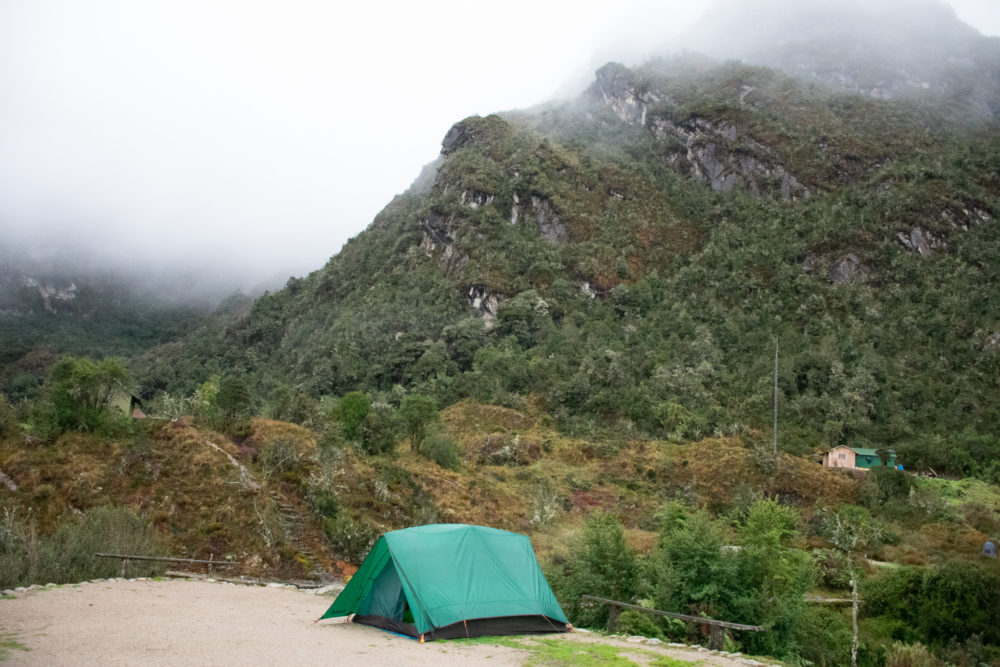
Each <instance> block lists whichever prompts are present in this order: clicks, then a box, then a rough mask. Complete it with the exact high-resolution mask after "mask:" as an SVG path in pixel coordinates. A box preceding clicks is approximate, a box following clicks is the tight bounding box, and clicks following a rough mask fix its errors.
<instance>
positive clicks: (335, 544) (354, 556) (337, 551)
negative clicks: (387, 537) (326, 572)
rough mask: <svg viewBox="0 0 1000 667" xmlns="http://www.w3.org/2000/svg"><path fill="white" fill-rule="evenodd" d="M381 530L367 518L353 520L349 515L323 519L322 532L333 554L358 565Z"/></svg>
mask: <svg viewBox="0 0 1000 667" xmlns="http://www.w3.org/2000/svg"><path fill="white" fill-rule="evenodd" d="M381 532H382V531H380V530H379V529H378V527H377V526H375V525H374V524H373V523H371V522H370V521H368V520H367V519H360V520H355V519H353V518H351V517H349V516H342V517H341V518H339V519H329V518H327V519H323V533H324V534H325V535H326V541H327V543H328V544H329V545H330V551H331V552H333V554H334V556H335V557H337V558H339V559H341V560H344V561H347V562H348V563H354V564H355V565H360V564H361V562H362V561H364V559H365V557H366V556H367V555H368V552H369V551H371V550H372V547H373V546H375V542H376V541H378V538H379V535H381Z"/></svg>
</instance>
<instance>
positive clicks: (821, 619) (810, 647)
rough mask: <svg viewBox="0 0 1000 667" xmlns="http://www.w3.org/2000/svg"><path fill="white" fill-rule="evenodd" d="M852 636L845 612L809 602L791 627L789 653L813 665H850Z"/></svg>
mask: <svg viewBox="0 0 1000 667" xmlns="http://www.w3.org/2000/svg"><path fill="white" fill-rule="evenodd" d="M852 638H853V633H852V632H851V621H850V618H849V617H848V616H847V615H846V614H843V613H841V612H838V611H835V610H833V609H827V608H824V607H821V606H818V605H809V606H807V607H806V608H805V610H804V611H803V614H802V617H801V618H800V620H799V623H798V625H797V626H796V628H795V647H794V649H793V652H794V653H795V654H797V655H798V656H800V657H802V658H805V659H806V660H808V661H809V662H810V663H812V664H814V665H816V666H817V667H839V666H840V665H846V664H850V661H851V641H852ZM806 664H809V663H806Z"/></svg>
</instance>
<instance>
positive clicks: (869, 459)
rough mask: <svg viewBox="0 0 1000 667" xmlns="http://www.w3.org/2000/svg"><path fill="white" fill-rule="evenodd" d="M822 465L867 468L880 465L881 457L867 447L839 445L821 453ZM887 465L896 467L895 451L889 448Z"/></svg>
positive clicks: (855, 468)
mask: <svg viewBox="0 0 1000 667" xmlns="http://www.w3.org/2000/svg"><path fill="white" fill-rule="evenodd" d="M823 465H824V466H826V467H827V468H847V469H849V470H858V469H860V470H867V469H868V468H878V467H880V466H882V465H883V464H882V459H881V458H879V455H878V454H877V453H876V452H875V450H874V449H871V448H869V447H847V446H846V445H839V446H837V447H834V448H833V449H831V450H830V451H828V452H825V453H824V454H823ZM889 465H890V466H891V467H893V468H895V467H896V452H894V451H892V450H891V449H890V450H889Z"/></svg>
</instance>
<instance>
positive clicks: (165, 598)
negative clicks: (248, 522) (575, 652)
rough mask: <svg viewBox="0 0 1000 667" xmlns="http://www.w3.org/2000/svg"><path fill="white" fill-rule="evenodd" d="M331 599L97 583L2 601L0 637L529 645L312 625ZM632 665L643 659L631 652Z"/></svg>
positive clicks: (240, 648) (287, 661)
mask: <svg viewBox="0 0 1000 667" xmlns="http://www.w3.org/2000/svg"><path fill="white" fill-rule="evenodd" d="M331 601H332V599H331V598H328V597H321V596H315V595H311V594H309V593H307V592H303V591H299V590H294V589H289V588H268V587H252V586H234V585H231V584H222V583H209V582H203V581H197V582H196V581H139V580H136V581H125V580H116V581H107V582H95V583H88V584H81V585H78V586H65V587H59V588H51V589H42V590H37V591H32V592H28V593H18V597H17V599H6V600H0V640H3V639H7V640H10V639H13V640H14V641H15V642H17V644H19V645H21V646H23V647H25V648H26V649H27V650H24V649H23V648H12V649H10V650H9V652H8V654H7V656H6V662H7V663H8V664H12V665H97V664H100V665H144V664H157V665H163V664H170V665H241V664H253V665H292V664H294V665H309V664H320V663H326V664H330V663H333V664H352V665H356V664H364V665H399V664H406V665H493V666H505V665H521V664H523V663H524V661H525V660H526V659H527V658H528V657H529V653H528V651H526V650H519V649H516V648H511V647H506V646H498V645H491V644H471V645H470V644H464V645H463V644H461V643H456V642H449V641H437V642H428V643H426V644H419V643H417V642H415V641H413V640H411V639H406V638H403V637H398V636H395V635H391V634H388V633H386V632H382V631H380V630H376V629H374V628H370V627H367V626H363V625H356V624H354V623H346V622H342V621H337V620H329V621H323V622H321V623H314V621H315V620H316V619H317V618H319V616H320V615H322V613H323V612H324V611H325V610H326V608H327V606H329V604H330V602H331ZM560 637H565V638H567V639H569V640H570V641H579V642H593V641H596V640H597V639H596V638H595V637H594V636H593V635H590V636H587V635H560ZM601 641H602V642H606V643H613V642H608V641H607V640H601ZM2 643H3V642H2V641H0V645H2ZM619 644H620V645H621V646H622V647H623V654H627V653H628V651H629V650H631V651H637V652H639V653H644V652H650V651H652V652H655V653H663V654H666V655H670V656H671V657H673V658H675V659H681V660H688V661H691V662H701V664H706V665H738V664H746V663H743V662H741V661H737V660H732V659H729V658H725V657H723V656H715V655H707V654H705V653H696V652H694V651H691V650H686V649H666V648H663V647H649V646H642V647H641V651H640V650H639V647H637V646H636V645H634V644H633V645H629V644H626V643H624V642H619ZM581 648H583V647H582V646H581ZM0 651H2V649H0ZM644 655H648V653H644ZM637 662H648V661H647V660H643V659H642V658H641V657H639V656H637Z"/></svg>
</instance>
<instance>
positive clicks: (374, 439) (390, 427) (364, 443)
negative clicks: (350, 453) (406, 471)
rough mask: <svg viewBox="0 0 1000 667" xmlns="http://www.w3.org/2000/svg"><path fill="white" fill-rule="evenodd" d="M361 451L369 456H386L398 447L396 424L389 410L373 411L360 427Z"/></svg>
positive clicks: (367, 415)
mask: <svg viewBox="0 0 1000 667" xmlns="http://www.w3.org/2000/svg"><path fill="white" fill-rule="evenodd" d="M357 434H358V439H359V441H360V443H361V449H363V450H364V451H365V452H366V453H368V454H385V453H387V452H391V451H392V450H393V449H395V447H396V437H397V432H396V424H395V422H394V420H393V415H392V413H391V411H390V410H389V409H386V408H382V409H372V410H370V411H369V412H368V413H367V414H366V415H365V417H364V419H362V420H361V423H360V424H359V426H358V431H357Z"/></svg>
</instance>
